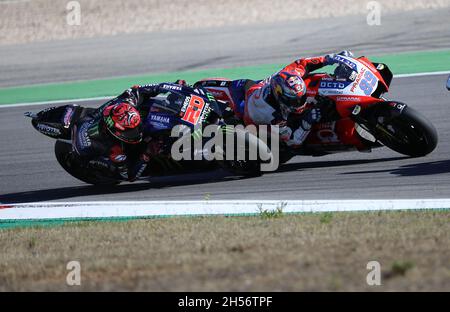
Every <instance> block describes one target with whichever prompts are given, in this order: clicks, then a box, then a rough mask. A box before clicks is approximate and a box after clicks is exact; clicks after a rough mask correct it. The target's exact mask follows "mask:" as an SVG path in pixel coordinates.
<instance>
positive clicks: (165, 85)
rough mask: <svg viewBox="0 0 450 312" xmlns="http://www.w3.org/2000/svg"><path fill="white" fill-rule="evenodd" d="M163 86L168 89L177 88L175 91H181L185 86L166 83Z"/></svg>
mask: <svg viewBox="0 0 450 312" xmlns="http://www.w3.org/2000/svg"><path fill="white" fill-rule="evenodd" d="M162 88H163V89H166V90H175V91H181V90H183V88H181V87H180V86H177V85H168V84H164V85H163V86H162Z"/></svg>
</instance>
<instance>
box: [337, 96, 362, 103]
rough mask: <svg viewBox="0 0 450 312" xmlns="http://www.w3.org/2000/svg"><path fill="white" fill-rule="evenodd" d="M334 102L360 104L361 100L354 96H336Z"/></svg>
mask: <svg viewBox="0 0 450 312" xmlns="http://www.w3.org/2000/svg"><path fill="white" fill-rule="evenodd" d="M336 100H337V101H343V102H361V99H360V98H359V97H356V96H338V97H337V98H336Z"/></svg>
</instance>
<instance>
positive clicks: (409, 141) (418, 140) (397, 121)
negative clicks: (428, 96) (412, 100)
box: [375, 107, 438, 157]
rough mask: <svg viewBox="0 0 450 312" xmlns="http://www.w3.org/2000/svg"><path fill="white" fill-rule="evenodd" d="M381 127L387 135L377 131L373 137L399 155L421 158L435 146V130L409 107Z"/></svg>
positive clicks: (426, 120) (436, 135)
mask: <svg viewBox="0 0 450 312" xmlns="http://www.w3.org/2000/svg"><path fill="white" fill-rule="evenodd" d="M382 126H383V128H384V129H386V130H387V132H388V133H389V134H386V133H383V132H382V131H381V132H380V131H377V135H376V136H375V137H376V138H377V140H378V141H380V142H381V143H383V145H385V146H387V147H389V148H390V149H392V150H394V151H396V152H398V153H400V154H403V155H407V156H410V157H423V156H425V155H428V154H430V153H431V152H432V151H433V150H434V149H435V148H436V146H437V143H438V134H437V131H436V128H435V127H434V126H433V124H432V123H431V122H430V121H429V120H428V119H426V118H425V117H424V116H423V115H421V114H420V113H419V112H417V111H416V110H414V109H413V108H411V107H405V108H404V109H403V111H402V113H401V114H399V115H398V116H395V117H392V118H388V119H387V121H386V122H385V123H383V125H382Z"/></svg>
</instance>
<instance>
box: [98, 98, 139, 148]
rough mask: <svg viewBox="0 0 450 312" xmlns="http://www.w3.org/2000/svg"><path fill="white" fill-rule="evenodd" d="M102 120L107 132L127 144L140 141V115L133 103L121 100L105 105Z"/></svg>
mask: <svg viewBox="0 0 450 312" xmlns="http://www.w3.org/2000/svg"><path fill="white" fill-rule="evenodd" d="M103 121H104V123H105V127H106V129H107V130H108V132H109V133H110V134H111V135H112V136H114V137H115V138H117V139H118V140H120V141H122V142H125V143H128V144H137V143H139V142H141V140H142V131H141V116H140V114H139V112H138V111H137V109H136V108H134V106H133V105H131V104H129V103H127V102H122V103H116V104H111V105H109V106H107V107H106V108H105V109H104V110H103Z"/></svg>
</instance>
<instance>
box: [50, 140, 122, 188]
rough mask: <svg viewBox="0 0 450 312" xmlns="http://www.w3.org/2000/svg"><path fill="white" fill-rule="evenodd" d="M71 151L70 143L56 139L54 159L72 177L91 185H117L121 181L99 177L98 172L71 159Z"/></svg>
mask: <svg viewBox="0 0 450 312" xmlns="http://www.w3.org/2000/svg"><path fill="white" fill-rule="evenodd" d="M71 153H72V145H71V144H70V143H67V142H64V141H60V140H58V141H56V143H55V156H56V159H57V160H58V163H59V164H60V165H61V167H63V168H64V170H66V171H67V173H69V174H70V175H71V176H73V177H74V178H77V179H78V180H81V181H83V182H85V183H88V184H93V185H117V184H119V183H120V182H121V181H119V180H116V179H112V178H108V177H101V176H99V175H98V174H95V172H92V171H90V170H88V169H86V168H84V167H81V166H80V165H79V164H78V163H77V162H76V161H73V159H72V157H71Z"/></svg>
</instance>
